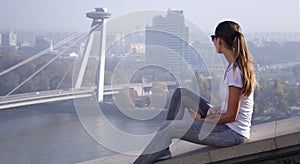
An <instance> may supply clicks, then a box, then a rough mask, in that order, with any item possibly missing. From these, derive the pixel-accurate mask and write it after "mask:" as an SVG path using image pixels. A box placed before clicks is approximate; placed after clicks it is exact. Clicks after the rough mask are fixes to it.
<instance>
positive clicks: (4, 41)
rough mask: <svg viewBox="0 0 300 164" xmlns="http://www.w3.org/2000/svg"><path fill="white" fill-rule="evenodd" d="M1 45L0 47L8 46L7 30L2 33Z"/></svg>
mask: <svg viewBox="0 0 300 164" xmlns="http://www.w3.org/2000/svg"><path fill="white" fill-rule="evenodd" d="M1 45H2V47H9V33H8V32H5V33H2V36H1Z"/></svg>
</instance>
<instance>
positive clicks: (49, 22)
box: [0, 0, 300, 32]
mask: <svg viewBox="0 0 300 164" xmlns="http://www.w3.org/2000/svg"><path fill="white" fill-rule="evenodd" d="M102 6H104V7H107V8H108V10H109V12H111V13H112V18H110V19H113V18H114V17H117V16H120V15H123V14H126V13H130V12H134V11H140V10H149V9H154V10H164V11H166V10H167V9H168V8H170V9H182V10H184V14H185V16H186V17H187V18H188V19H190V20H191V21H192V22H194V23H195V24H197V25H198V26H200V27H201V28H202V29H204V30H206V31H213V29H214V28H215V26H216V24H217V23H218V22H219V21H221V20H224V19H231V20H235V21H237V22H239V23H240V24H241V25H242V27H243V29H244V31H246V32H300V19H299V6H300V5H299V0H186V1H184V0H118V1H117V0H1V2H0V31H4V30H9V29H14V30H25V31H80V30H82V29H86V28H87V27H89V26H90V23H91V21H90V20H89V19H88V18H86V17H85V13H86V12H89V11H93V10H94V8H95V7H102Z"/></svg>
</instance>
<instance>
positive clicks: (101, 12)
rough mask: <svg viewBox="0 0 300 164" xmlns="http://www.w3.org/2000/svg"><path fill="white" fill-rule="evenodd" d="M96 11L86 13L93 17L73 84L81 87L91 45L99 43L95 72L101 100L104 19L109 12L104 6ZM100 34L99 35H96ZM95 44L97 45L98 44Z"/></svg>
mask: <svg viewBox="0 0 300 164" xmlns="http://www.w3.org/2000/svg"><path fill="white" fill-rule="evenodd" d="M95 10H96V11H92V12H88V13H86V16H87V17H88V18H91V19H93V22H92V25H91V30H90V33H89V38H88V42H87V45H86V47H85V50H84V53H83V57H82V62H81V66H80V70H79V74H78V78H77V81H76V84H75V88H76V89H79V88H81V87H82V82H83V78H84V73H85V70H86V67H87V63H88V59H89V57H90V55H91V52H92V49H93V46H94V45H95V44H98V45H99V48H97V50H98V52H97V53H98V55H99V60H98V62H99V63H98V69H97V74H96V83H97V84H96V86H97V87H96V91H97V92H96V93H97V98H98V101H99V102H102V101H103V95H104V73H105V48H106V19H107V18H109V17H110V16H111V14H110V13H108V12H107V9H106V8H95ZM97 34H100V35H97ZM98 45H97V46H98Z"/></svg>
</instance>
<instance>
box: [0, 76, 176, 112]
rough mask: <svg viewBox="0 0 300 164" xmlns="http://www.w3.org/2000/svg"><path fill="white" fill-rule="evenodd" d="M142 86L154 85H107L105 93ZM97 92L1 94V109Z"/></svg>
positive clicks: (78, 96) (81, 96) (83, 89)
mask: <svg viewBox="0 0 300 164" xmlns="http://www.w3.org/2000/svg"><path fill="white" fill-rule="evenodd" d="M165 83H166V85H174V82H165ZM136 87H140V89H141V88H142V87H143V88H146V87H152V83H145V84H143V85H142V84H140V83H132V84H130V85H129V87H128V84H123V85H122V84H121V85H117V86H113V88H112V86H110V85H109V86H105V87H104V95H112V94H117V93H119V92H120V90H123V89H126V88H136ZM94 93H95V88H94V87H87V88H80V89H74V88H72V89H69V90H48V91H40V92H31V93H23V94H14V95H9V96H0V110H1V109H7V108H12V107H20V106H26V105H33V104H42V103H50V102H56V101H64V100H70V99H77V98H84V97H90V96H92V95H93V94H94Z"/></svg>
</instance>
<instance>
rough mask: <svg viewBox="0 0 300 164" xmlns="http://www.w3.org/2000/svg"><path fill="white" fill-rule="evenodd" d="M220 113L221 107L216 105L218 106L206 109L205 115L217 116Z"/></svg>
mask: <svg viewBox="0 0 300 164" xmlns="http://www.w3.org/2000/svg"><path fill="white" fill-rule="evenodd" d="M220 114H221V107H220V106H218V107H211V108H209V109H208V111H207V117H211V118H212V117H217V116H220Z"/></svg>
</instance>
